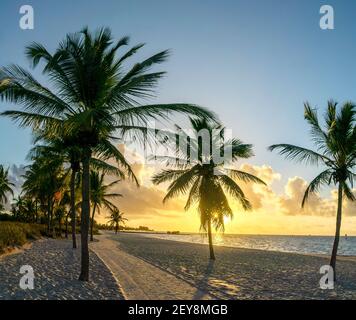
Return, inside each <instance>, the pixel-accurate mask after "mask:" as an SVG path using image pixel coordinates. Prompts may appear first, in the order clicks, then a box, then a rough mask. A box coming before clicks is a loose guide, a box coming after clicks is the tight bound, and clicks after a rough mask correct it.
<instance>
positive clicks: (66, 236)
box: [65, 213, 69, 239]
mask: <svg viewBox="0 0 356 320" xmlns="http://www.w3.org/2000/svg"><path fill="white" fill-rule="evenodd" d="M68 218H69V213H68V214H66V231H65V238H66V239H68Z"/></svg>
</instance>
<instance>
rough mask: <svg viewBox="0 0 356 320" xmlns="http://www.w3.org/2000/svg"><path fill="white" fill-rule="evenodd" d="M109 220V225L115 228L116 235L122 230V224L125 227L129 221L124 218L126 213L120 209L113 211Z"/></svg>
mask: <svg viewBox="0 0 356 320" xmlns="http://www.w3.org/2000/svg"><path fill="white" fill-rule="evenodd" d="M109 219H110V220H109V221H108V224H109V226H110V227H114V228H115V234H117V232H118V231H119V230H120V223H122V224H124V225H125V221H128V219H126V218H124V213H123V212H121V211H120V210H119V209H118V208H114V209H113V210H112V211H111V214H110V217H109Z"/></svg>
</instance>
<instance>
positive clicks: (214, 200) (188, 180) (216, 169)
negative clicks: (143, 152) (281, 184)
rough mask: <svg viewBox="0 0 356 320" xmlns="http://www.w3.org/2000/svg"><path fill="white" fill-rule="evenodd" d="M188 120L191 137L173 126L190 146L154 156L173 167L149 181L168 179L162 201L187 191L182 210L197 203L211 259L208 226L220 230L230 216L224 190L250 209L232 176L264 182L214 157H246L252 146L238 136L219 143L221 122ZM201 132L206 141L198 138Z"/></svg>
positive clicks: (223, 130) (165, 180) (249, 155)
mask: <svg viewBox="0 0 356 320" xmlns="http://www.w3.org/2000/svg"><path fill="white" fill-rule="evenodd" d="M190 121H191V125H192V128H193V131H194V136H193V137H191V136H188V135H186V134H185V132H184V131H183V130H182V129H181V128H180V127H178V126H177V129H178V132H179V134H180V136H181V137H183V139H186V140H187V141H189V143H188V146H189V147H190V148H188V149H187V148H185V147H184V146H183V145H182V144H181V143H178V144H177V149H176V150H175V152H174V156H163V157H156V158H160V160H163V161H165V162H166V163H167V164H168V165H170V166H172V167H175V168H176V169H169V170H163V171H161V172H159V173H157V174H156V175H154V177H153V179H152V180H153V183H154V184H161V183H164V182H168V181H171V184H170V185H169V187H168V192H167V194H166V196H165V198H164V199H163V202H166V201H167V200H169V199H171V198H173V197H177V196H179V195H182V194H188V200H187V203H186V205H185V210H188V209H189V208H191V207H192V206H193V205H194V204H195V203H198V211H199V214H200V222H201V229H202V230H204V231H205V232H207V234H208V239H209V251H210V259H212V260H215V254H214V248H213V240H212V225H213V226H214V227H215V229H216V230H219V229H220V230H222V231H224V217H225V216H228V217H232V215H233V212H232V209H231V207H230V205H229V202H228V199H227V197H226V195H225V192H227V193H228V194H229V195H230V196H231V197H233V198H235V199H236V200H238V201H239V202H240V203H241V205H242V208H243V209H244V210H250V209H251V208H252V206H251V203H250V202H249V200H248V199H247V198H246V196H245V194H244V192H243V191H242V189H241V188H240V186H239V185H238V184H237V183H236V182H235V180H234V179H237V180H241V181H244V182H254V183H260V184H265V183H264V182H263V181H262V180H261V179H259V178H257V177H256V176H254V175H252V174H249V173H247V172H243V171H240V170H236V169H227V168H225V167H223V165H224V162H223V161H217V160H216V157H215V156H216V154H215V153H214V151H218V152H219V154H220V155H223V154H224V153H223V152H227V151H228V150H231V162H235V161H236V160H238V158H245V159H247V158H250V157H251V156H253V152H252V145H250V144H244V143H242V142H241V141H240V140H238V139H231V140H229V141H227V142H224V143H221V137H223V136H224V133H225V129H224V128H223V127H222V126H221V125H215V124H214V125H213V124H211V123H209V122H208V121H206V120H201V119H198V120H195V119H190ZM202 133H203V135H205V136H203V138H205V139H206V140H203V139H201V138H200V137H199V136H200V134H202ZM206 147H208V148H206ZM193 154H195V155H196V157H195V159H193V157H192V155H193ZM225 164H226V163H225Z"/></svg>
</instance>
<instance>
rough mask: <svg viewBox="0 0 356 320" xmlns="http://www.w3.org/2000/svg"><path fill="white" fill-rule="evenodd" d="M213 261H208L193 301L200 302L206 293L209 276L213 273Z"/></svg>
mask: <svg viewBox="0 0 356 320" xmlns="http://www.w3.org/2000/svg"><path fill="white" fill-rule="evenodd" d="M214 263H215V261H214V260H209V263H208V265H207V267H206V270H205V272H204V277H203V279H201V280H200V281H199V283H198V290H197V291H196V293H195V294H194V297H193V300H201V299H202V298H203V297H204V296H205V295H206V294H207V293H208V291H209V290H208V288H209V279H210V275H211V274H212V273H213V271H214Z"/></svg>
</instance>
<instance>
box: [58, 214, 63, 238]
mask: <svg viewBox="0 0 356 320" xmlns="http://www.w3.org/2000/svg"><path fill="white" fill-rule="evenodd" d="M58 228H59V237H60V238H62V217H61V216H59V220H58Z"/></svg>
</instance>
